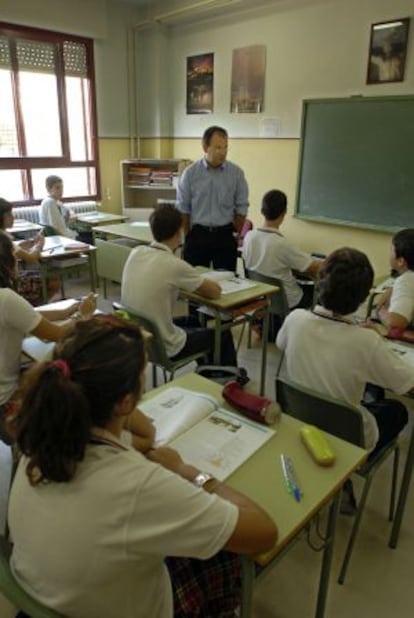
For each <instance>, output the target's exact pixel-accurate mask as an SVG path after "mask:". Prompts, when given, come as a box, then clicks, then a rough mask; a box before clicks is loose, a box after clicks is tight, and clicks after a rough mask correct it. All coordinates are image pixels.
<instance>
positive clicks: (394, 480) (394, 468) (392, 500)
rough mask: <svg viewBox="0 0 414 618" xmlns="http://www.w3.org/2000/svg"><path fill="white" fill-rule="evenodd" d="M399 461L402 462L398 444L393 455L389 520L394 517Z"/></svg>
mask: <svg viewBox="0 0 414 618" xmlns="http://www.w3.org/2000/svg"><path fill="white" fill-rule="evenodd" d="M399 463H400V447H399V446H398V445H397V446H396V447H395V449H394V457H393V463H392V481H391V496H390V510H389V513H388V521H392V520H393V519H394V512H395V497H396V494H397V481H398V466H399Z"/></svg>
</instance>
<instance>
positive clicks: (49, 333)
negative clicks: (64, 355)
mask: <svg viewBox="0 0 414 618" xmlns="http://www.w3.org/2000/svg"><path fill="white" fill-rule="evenodd" d="M74 325H75V322H74V321H73V320H70V321H68V322H65V323H64V324H54V323H53V322H49V320H47V319H46V318H43V317H42V319H41V320H40V322H39V324H38V325H37V326H36V328H34V329H33V330H32V331H31V334H32V335H35V336H36V337H39V339H46V341H59V339H62V337H65V336H66V335H68V334H69V333H71V332H72V331H73V329H74Z"/></svg>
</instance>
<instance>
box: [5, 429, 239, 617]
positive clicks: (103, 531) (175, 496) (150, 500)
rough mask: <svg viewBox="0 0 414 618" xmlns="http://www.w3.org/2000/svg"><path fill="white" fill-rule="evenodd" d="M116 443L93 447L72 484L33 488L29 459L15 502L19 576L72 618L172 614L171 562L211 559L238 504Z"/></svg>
mask: <svg viewBox="0 0 414 618" xmlns="http://www.w3.org/2000/svg"><path fill="white" fill-rule="evenodd" d="M105 434H106V435H108V433H107V432H105ZM110 435H111V436H112V434H110ZM111 442H112V444H110V443H108V444H93V443H91V444H90V445H88V446H87V449H86V454H85V458H84V459H83V460H82V461H81V462H79V464H78V466H77V470H76V474H75V477H74V478H73V479H72V480H71V481H70V482H69V483H53V482H51V483H45V484H41V485H38V486H32V485H30V483H29V481H28V478H27V475H26V472H25V467H26V464H27V460H26V458H23V459H22V460H21V462H20V464H19V467H18V471H17V473H16V476H15V479H14V482H13V488H12V491H11V496H10V504H9V526H10V531H11V536H12V538H13V542H14V546H13V554H12V558H11V567H12V570H13V573H14V575H15V576H16V578H17V580H18V581H19V583H20V584H21V585H22V586H23V588H24V589H25V590H26V591H27V592H28V593H29V594H30V595H31V596H33V597H34V598H35V599H37V600H38V601H40V602H41V603H43V604H44V605H46V606H48V607H50V608H52V609H54V610H56V611H58V612H59V613H61V614H62V615H64V616H70V618H103V617H104V618H120V617H122V618H149V617H151V618H172V616H173V598H172V589H171V582H170V579H169V575H168V571H167V569H166V567H165V565H164V558H165V557H166V556H168V555H169V556H177V557H180V556H188V557H194V558H199V559H207V558H210V557H211V556H213V555H214V554H215V553H217V552H218V551H219V550H220V549H222V548H223V546H224V545H225V544H226V542H227V541H228V539H229V538H230V536H231V535H232V533H233V531H234V529H235V527H236V524H237V519H238V509H237V507H236V506H234V505H233V504H231V503H230V502H226V501H225V500H223V499H221V498H219V497H218V496H217V495H215V494H209V493H207V492H205V491H203V490H200V489H198V488H196V487H195V486H194V485H192V483H190V482H188V481H186V480H184V479H182V478H181V477H179V476H178V475H176V474H173V473H172V472H170V471H168V470H166V469H165V468H163V467H162V466H160V465H158V464H155V463H153V462H150V461H148V460H147V459H146V458H145V457H144V456H143V455H142V454H141V453H139V452H138V451H135V450H134V449H132V448H129V447H127V446H125V445H122V443H121V442H120V441H119V440H117V438H116V437H115V436H112V437H111Z"/></svg>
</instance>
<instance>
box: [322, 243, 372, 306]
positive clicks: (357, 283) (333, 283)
mask: <svg viewBox="0 0 414 618" xmlns="http://www.w3.org/2000/svg"><path fill="white" fill-rule="evenodd" d="M318 280H319V302H320V304H321V305H322V306H323V307H325V308H326V309H330V310H331V311H332V312H333V313H338V314H340V315H347V314H348V313H353V312H354V311H356V310H357V309H358V307H359V305H360V304H361V303H362V302H363V301H364V300H365V299H366V297H367V296H368V294H369V291H370V289H371V287H372V283H373V281H374V270H373V268H372V266H371V263H370V261H369V259H368V258H367V256H366V255H365V253H362V251H358V250H357V249H351V248H350V247H343V248H341V249H337V250H336V251H334V252H333V253H331V254H330V255H329V256H328V257H327V258H326V260H325V261H324V262H323V263H322V266H321V268H320V270H319V276H318Z"/></svg>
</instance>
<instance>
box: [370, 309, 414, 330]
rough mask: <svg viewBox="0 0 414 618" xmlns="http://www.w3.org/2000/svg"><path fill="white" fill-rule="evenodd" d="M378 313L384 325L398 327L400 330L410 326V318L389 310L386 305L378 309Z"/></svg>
mask: <svg viewBox="0 0 414 618" xmlns="http://www.w3.org/2000/svg"><path fill="white" fill-rule="evenodd" d="M377 315H378V317H379V319H380V320H381V322H382V324H384V326H387V327H388V328H398V330H405V329H406V328H407V327H408V324H409V322H408V320H407V318H405V317H404V316H403V315H400V314H399V313H394V312H392V311H388V309H386V308H385V307H383V308H381V309H379V310H378V312H377Z"/></svg>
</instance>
